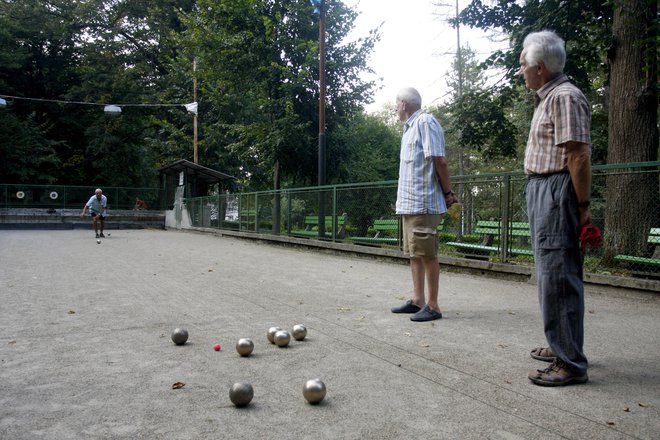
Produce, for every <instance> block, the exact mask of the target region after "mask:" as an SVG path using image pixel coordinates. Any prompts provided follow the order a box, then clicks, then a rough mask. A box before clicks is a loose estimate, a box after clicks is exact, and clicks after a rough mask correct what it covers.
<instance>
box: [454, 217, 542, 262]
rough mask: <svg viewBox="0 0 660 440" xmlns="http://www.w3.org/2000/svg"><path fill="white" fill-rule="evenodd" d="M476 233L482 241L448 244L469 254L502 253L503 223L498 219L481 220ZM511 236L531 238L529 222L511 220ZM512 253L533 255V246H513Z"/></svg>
mask: <svg viewBox="0 0 660 440" xmlns="http://www.w3.org/2000/svg"><path fill="white" fill-rule="evenodd" d="M474 233H475V234H479V235H481V236H482V240H481V243H466V242H462V241H449V242H447V243H446V244H447V245H449V246H452V247H455V248H456V249H458V250H459V251H461V252H463V253H465V254H468V255H488V254H490V253H492V252H494V253H498V254H499V253H500V250H501V249H500V246H499V244H497V243H501V238H502V223H501V222H499V221H496V220H480V221H478V222H477V225H476V227H475V229H474ZM508 233H509V237H511V239H519V240H523V241H528V240H529V223H526V222H511V223H509V231H508ZM509 253H510V254H511V255H527V256H533V255H534V253H533V252H532V249H531V247H529V248H527V247H524V248H523V247H513V246H511V247H510V249H509Z"/></svg>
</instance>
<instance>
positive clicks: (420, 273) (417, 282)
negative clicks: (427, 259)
mask: <svg viewBox="0 0 660 440" xmlns="http://www.w3.org/2000/svg"><path fill="white" fill-rule="evenodd" d="M410 271H411V273H412V281H413V298H412V300H413V303H414V304H415V305H416V306H419V307H420V308H421V307H424V304H426V299H425V298H424V273H425V270H424V260H423V259H422V258H420V257H413V258H411V259H410ZM436 286H437V285H436ZM437 296H438V291H437V288H436V301H437Z"/></svg>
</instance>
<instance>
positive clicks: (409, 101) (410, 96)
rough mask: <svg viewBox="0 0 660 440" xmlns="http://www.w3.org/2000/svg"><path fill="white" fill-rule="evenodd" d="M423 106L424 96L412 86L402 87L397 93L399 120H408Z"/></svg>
mask: <svg viewBox="0 0 660 440" xmlns="http://www.w3.org/2000/svg"><path fill="white" fill-rule="evenodd" d="M420 108H422V96H421V95H420V94H419V92H418V91H417V90H415V89H413V88H412V87H406V88H405V89H401V90H400V91H399V93H397V95H396V114H397V116H398V117H399V121H401V122H406V121H407V120H408V118H410V116H412V114H413V113H415V112H416V111H417V110H419V109H420Z"/></svg>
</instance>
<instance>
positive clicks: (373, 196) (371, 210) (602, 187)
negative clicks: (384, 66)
mask: <svg viewBox="0 0 660 440" xmlns="http://www.w3.org/2000/svg"><path fill="white" fill-rule="evenodd" d="M659 166H660V162H650V163H639V164H623V165H605V166H596V167H594V169H593V183H592V198H591V206H590V209H591V214H592V222H593V224H594V225H596V226H598V227H599V228H600V230H601V231H602V233H603V246H602V247H600V248H597V249H592V248H589V250H588V252H587V253H586V256H585V268H586V270H587V271H589V272H594V273H610V274H615V275H629V274H643V275H644V274H646V275H653V276H659V275H660V197H659V194H660V186H659V184H660V180H659ZM452 180H453V186H454V191H455V192H456V193H457V194H458V196H459V199H460V202H461V210H460V214H459V215H458V216H457V218H456V219H453V218H452V217H450V216H446V217H445V219H444V220H443V223H442V224H441V225H440V227H439V228H438V237H439V240H440V253H441V254H445V255H451V256H457V257H465V258H476V259H487V260H491V261H498V262H508V263H512V264H533V261H534V259H533V256H532V251H531V241H530V237H529V225H528V223H527V222H528V219H527V210H526V203H525V198H524V190H525V183H526V181H527V179H526V177H525V175H524V174H522V173H501V174H483V175H474V176H454V177H453V178H452ZM630 187H633V188H635V192H634V193H633V194H630V193H628V194H627V195H626V196H625V199H622V198H619V197H618V195H619V194H621V192H622V191H623V190H624V189H625V188H630ZM396 188H397V182H396V181H387V182H375V183H367V184H352V185H334V186H324V187H321V188H319V187H311V188H299V189H285V190H280V191H263V192H253V193H242V194H229V195H219V196H212V197H200V198H194V199H188V200H187V201H186V202H187V207H188V211H189V212H190V214H191V220H192V224H193V226H202V227H212V228H221V229H234V230H239V231H249V232H258V233H262V234H278V235H289V236H293V237H308V238H310V239H325V240H334V241H343V242H347V243H354V244H358V245H363V246H384V247H398V246H400V243H401V240H400V231H401V229H400V226H397V225H398V221H399V220H398V216H396V215H395V209H394V206H395V202H396ZM622 201H625V205H622ZM636 201H637V202H636Z"/></svg>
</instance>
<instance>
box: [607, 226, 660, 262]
mask: <svg viewBox="0 0 660 440" xmlns="http://www.w3.org/2000/svg"><path fill="white" fill-rule="evenodd" d="M647 242H648V244H650V245H655V250H654V252H653V256H652V257H639V256H635V255H615V256H614V260H615V261H618V262H621V263H630V264H635V265H641V266H652V267H660V228H651V230H650V231H649V237H648V240H647Z"/></svg>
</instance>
